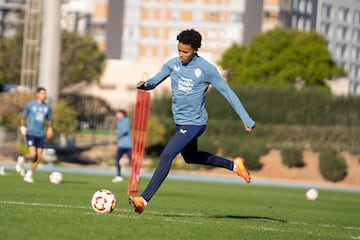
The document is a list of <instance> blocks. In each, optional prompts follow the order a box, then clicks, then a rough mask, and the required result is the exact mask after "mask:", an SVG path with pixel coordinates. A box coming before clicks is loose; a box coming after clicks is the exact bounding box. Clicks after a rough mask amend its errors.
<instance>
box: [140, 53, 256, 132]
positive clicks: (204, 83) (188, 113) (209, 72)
mask: <svg viewBox="0 0 360 240" xmlns="http://www.w3.org/2000/svg"><path fill="white" fill-rule="evenodd" d="M169 76H170V79H171V91H172V113H173V117H174V121H175V123H176V124H178V125H206V124H207V121H208V114H207V112H206V109H205V95H206V91H207V90H208V88H209V85H210V84H211V85H212V86H214V87H215V88H216V89H217V90H218V91H219V92H220V93H221V94H222V95H223V96H224V97H225V99H226V100H227V101H228V102H229V103H230V105H231V106H232V108H233V109H234V110H235V112H236V113H237V114H238V115H239V117H240V119H241V120H242V122H243V123H244V125H245V126H247V127H250V128H252V127H254V126H255V122H254V121H253V120H252V119H251V118H250V116H249V114H248V113H247V112H246V110H245V108H244V106H243V105H242V103H241V101H240V99H239V98H238V97H237V96H236V94H235V93H234V92H233V90H232V89H231V88H230V87H229V85H228V84H227V83H226V81H225V80H224V79H223V78H222V77H221V75H220V74H219V72H218V70H217V69H216V68H215V66H214V65H212V64H210V63H209V62H207V61H206V60H205V59H204V58H202V57H200V56H199V55H197V54H196V55H195V56H194V57H193V58H192V60H191V61H190V62H189V63H188V64H186V65H183V64H182V63H181V61H180V58H179V57H176V58H172V59H170V60H169V61H168V62H167V63H165V64H164V65H163V66H162V68H161V70H160V71H159V72H158V73H157V74H156V75H155V76H154V77H152V78H150V79H148V80H147V86H146V87H145V86H144V85H143V87H142V88H141V89H143V90H150V89H154V88H155V87H156V86H157V85H159V84H160V83H161V82H162V81H164V80H165V79H166V78H167V77H169Z"/></svg>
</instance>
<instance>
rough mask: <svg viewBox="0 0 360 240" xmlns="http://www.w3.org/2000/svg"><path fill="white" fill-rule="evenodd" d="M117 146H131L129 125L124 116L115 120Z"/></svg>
mask: <svg viewBox="0 0 360 240" xmlns="http://www.w3.org/2000/svg"><path fill="white" fill-rule="evenodd" d="M117 139H118V140H117V146H118V147H121V148H131V146H132V140H131V127H130V123H129V121H128V120H127V119H126V118H120V119H118V120H117Z"/></svg>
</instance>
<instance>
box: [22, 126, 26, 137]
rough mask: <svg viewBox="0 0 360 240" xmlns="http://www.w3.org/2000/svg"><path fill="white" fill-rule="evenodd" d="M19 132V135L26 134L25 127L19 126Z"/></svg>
mask: <svg viewBox="0 0 360 240" xmlns="http://www.w3.org/2000/svg"><path fill="white" fill-rule="evenodd" d="M20 133H21V135H23V136H26V133H27V128H26V127H25V126H21V127H20Z"/></svg>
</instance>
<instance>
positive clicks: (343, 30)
mask: <svg viewBox="0 0 360 240" xmlns="http://www.w3.org/2000/svg"><path fill="white" fill-rule="evenodd" d="M347 32H348V28H347V27H346V26H339V27H338V29H337V38H338V39H342V40H346V39H347Z"/></svg>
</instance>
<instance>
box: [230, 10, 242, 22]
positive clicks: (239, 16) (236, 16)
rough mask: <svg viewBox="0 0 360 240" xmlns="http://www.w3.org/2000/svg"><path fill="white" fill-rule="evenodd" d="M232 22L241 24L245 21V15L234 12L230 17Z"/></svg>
mask: <svg viewBox="0 0 360 240" xmlns="http://www.w3.org/2000/svg"><path fill="white" fill-rule="evenodd" d="M230 21H231V22H232V23H240V22H242V21H243V14H242V13H240V12H232V13H231V17H230Z"/></svg>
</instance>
